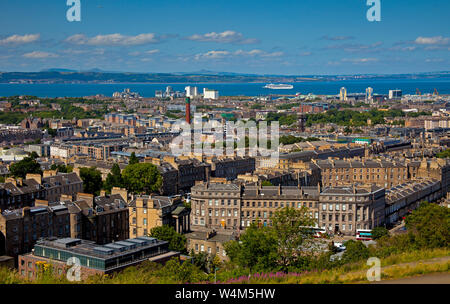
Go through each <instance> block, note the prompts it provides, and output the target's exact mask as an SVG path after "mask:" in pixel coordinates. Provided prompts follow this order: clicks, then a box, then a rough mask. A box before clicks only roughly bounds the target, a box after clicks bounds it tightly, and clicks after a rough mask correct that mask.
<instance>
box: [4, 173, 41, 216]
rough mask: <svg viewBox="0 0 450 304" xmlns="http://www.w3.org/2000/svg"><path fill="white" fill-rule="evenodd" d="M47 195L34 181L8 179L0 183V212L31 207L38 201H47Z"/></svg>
mask: <svg viewBox="0 0 450 304" xmlns="http://www.w3.org/2000/svg"><path fill="white" fill-rule="evenodd" d="M45 193H46V192H45V188H44V187H43V186H42V185H41V184H40V183H38V182H37V181H36V180H34V179H21V178H17V179H15V178H11V177H9V178H6V180H5V183H0V210H6V209H18V208H23V207H27V206H28V207H31V206H33V203H34V201H35V200H36V199H45Z"/></svg>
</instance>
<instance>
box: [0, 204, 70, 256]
mask: <svg viewBox="0 0 450 304" xmlns="http://www.w3.org/2000/svg"><path fill="white" fill-rule="evenodd" d="M70 235H71V221H70V212H69V209H68V208H67V207H65V206H59V205H55V206H45V205H43V206H42V205H38V206H35V207H23V208H20V209H15V210H4V211H3V212H2V213H1V214H0V255H3V254H7V255H9V256H11V257H14V258H17V256H18V255H19V254H23V253H26V252H30V251H31V249H32V248H33V246H34V244H35V243H36V241H37V240H38V239H39V238H41V237H49V236H57V237H69V236H70Z"/></svg>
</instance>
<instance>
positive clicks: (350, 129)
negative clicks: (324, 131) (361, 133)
mask: <svg viewBox="0 0 450 304" xmlns="http://www.w3.org/2000/svg"><path fill="white" fill-rule="evenodd" d="M352 132H353V130H352V128H350V127H349V126H347V127H345V129H344V133H345V134H351V133H352Z"/></svg>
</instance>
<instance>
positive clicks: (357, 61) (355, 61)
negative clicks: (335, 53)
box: [342, 58, 378, 64]
mask: <svg viewBox="0 0 450 304" xmlns="http://www.w3.org/2000/svg"><path fill="white" fill-rule="evenodd" d="M342 61H343V62H350V63H353V64H361V63H370V62H377V61H378V59H377V58H344V59H342Z"/></svg>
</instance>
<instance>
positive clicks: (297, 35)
mask: <svg viewBox="0 0 450 304" xmlns="http://www.w3.org/2000/svg"><path fill="white" fill-rule="evenodd" d="M66 1H67V0H45V1H42V0H34V1H33V0H1V1H0V71H8V72H10V71H17V72H31V71H40V70H44V69H50V68H64V69H73V70H82V71H86V70H91V69H101V70H104V71H120V72H142V73H156V72H161V73H169V72H195V71H201V70H209V71H217V72H219V71H220V72H235V73H251V74H279V75H336V74H338V75H344V74H399V73H418V72H433V71H449V70H450V68H449V67H450V18H449V17H450V16H449V12H450V1H448V0H427V1H425V0H409V1H408V0H380V1H381V21H380V22H369V21H368V20H367V17H366V15H367V11H368V10H369V9H370V7H371V6H369V5H367V0H340V1H336V0H277V1H267V0H259V1H254V0H239V1H237V0H157V1H155V0H80V2H81V21H80V22H77V21H74V22H69V21H68V20H67V17H66V13H67V10H68V9H69V8H70V7H69V6H67V3H66Z"/></svg>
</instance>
